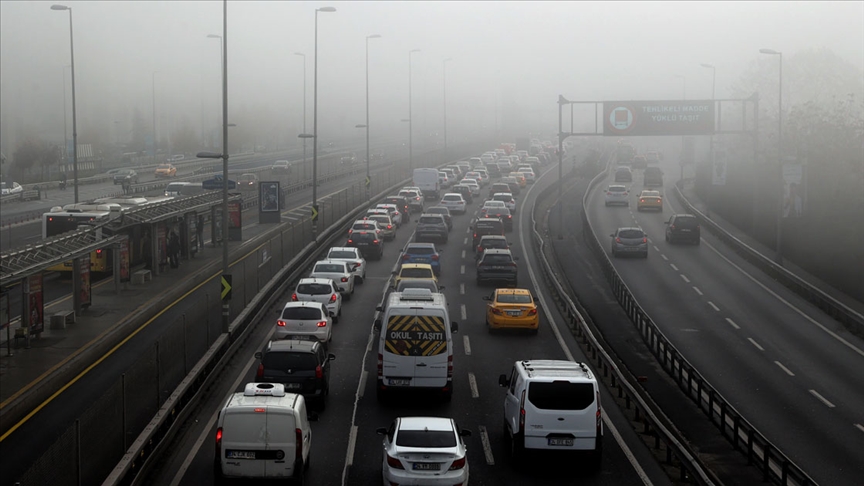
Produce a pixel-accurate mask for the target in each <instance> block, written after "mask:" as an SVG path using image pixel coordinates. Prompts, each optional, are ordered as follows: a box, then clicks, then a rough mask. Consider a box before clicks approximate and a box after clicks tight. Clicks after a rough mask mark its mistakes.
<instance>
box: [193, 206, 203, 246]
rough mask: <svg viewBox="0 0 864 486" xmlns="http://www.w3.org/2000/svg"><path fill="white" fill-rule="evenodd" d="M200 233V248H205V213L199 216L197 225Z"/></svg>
mask: <svg viewBox="0 0 864 486" xmlns="http://www.w3.org/2000/svg"><path fill="white" fill-rule="evenodd" d="M195 231H196V232H197V233H198V248H200V249H202V250H203V249H204V215H203V214H202V215H199V216H198V226H196V227H195Z"/></svg>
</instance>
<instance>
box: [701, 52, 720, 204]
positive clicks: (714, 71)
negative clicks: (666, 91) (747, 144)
mask: <svg viewBox="0 0 864 486" xmlns="http://www.w3.org/2000/svg"><path fill="white" fill-rule="evenodd" d="M701 66H702V67H704V68H707V69H710V70H711V103H712V104H715V105H716V103H715V102H714V87H715V85H716V81H717V69H716V68H715V67H714V66H713V65H712V64H702V65H701ZM714 108H715V109H716V108H717V107H716V106H715V107H714ZM716 121H717V115H716V114H715V115H714V122H716ZM715 131H716V127H715ZM709 143H710V144H711V177H710V178H709V179H708V192H707V195H706V198H705V216H706V217H708V218H710V217H711V192H712V191H713V190H714V164H715V163H716V160H717V159H716V157H717V152H716V150H717V149H716V147H715V146H714V133H713V131H712V133H711V140H710V142H709Z"/></svg>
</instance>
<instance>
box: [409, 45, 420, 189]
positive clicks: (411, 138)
mask: <svg viewBox="0 0 864 486" xmlns="http://www.w3.org/2000/svg"><path fill="white" fill-rule="evenodd" d="M415 52H420V49H412V50H410V51H408V173H409V174H413V173H414V115H413V114H412V113H411V105H412V102H411V55H412V54H414V53H415Z"/></svg>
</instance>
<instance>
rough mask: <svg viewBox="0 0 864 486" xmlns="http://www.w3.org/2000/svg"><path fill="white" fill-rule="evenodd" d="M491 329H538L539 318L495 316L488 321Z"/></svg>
mask: <svg viewBox="0 0 864 486" xmlns="http://www.w3.org/2000/svg"><path fill="white" fill-rule="evenodd" d="M489 327H490V328H492V329H537V328H538V327H540V317H539V316H536V315H535V316H528V317H507V316H495V317H493V318H492V319H490V320H489Z"/></svg>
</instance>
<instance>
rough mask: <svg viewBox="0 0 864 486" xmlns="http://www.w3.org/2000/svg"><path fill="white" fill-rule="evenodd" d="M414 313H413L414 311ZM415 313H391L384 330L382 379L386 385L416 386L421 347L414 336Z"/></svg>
mask: <svg viewBox="0 0 864 486" xmlns="http://www.w3.org/2000/svg"><path fill="white" fill-rule="evenodd" d="M412 314H413V313H412ZM414 317H415V316H414V315H391V316H390V317H388V318H387V323H386V325H387V327H386V328H385V329H384V331H383V332H385V333H386V334H385V335H384V350H383V352H382V353H381V354H382V355H383V356H382V357H383V363H382V365H383V367H382V376H381V378H382V380H383V385H384V386H393V387H397V386H414V383H413V381H414V367H415V364H416V362H417V356H418V355H419V354H420V348H419V347H417V346H416V343H415V340H414V339H412V337H413V336H414V331H413V328H414V323H413V322H414Z"/></svg>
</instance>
